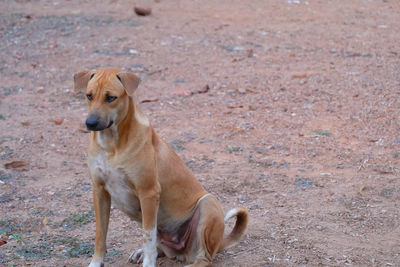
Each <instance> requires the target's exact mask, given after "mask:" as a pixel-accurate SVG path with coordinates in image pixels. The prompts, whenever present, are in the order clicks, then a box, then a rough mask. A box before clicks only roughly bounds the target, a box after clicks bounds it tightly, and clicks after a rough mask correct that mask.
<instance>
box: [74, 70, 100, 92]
mask: <svg viewBox="0 0 400 267" xmlns="http://www.w3.org/2000/svg"><path fill="white" fill-rule="evenodd" d="M94 74H95V71H94V70H84V71H81V72H78V73H76V74H75V75H74V92H75V93H78V92H80V91H81V90H82V89H86V87H87V85H88V83H89V81H90V79H92V78H93V76H94Z"/></svg>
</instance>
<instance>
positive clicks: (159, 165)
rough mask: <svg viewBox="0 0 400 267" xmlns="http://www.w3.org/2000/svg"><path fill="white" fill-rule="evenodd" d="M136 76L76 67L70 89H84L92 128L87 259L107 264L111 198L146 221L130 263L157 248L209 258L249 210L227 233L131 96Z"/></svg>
mask: <svg viewBox="0 0 400 267" xmlns="http://www.w3.org/2000/svg"><path fill="white" fill-rule="evenodd" d="M139 83H140V78H139V77H138V76H136V75H135V74H133V73H130V72H124V71H121V70H118V69H101V70H86V71H82V72H79V73H76V74H75V75H74V87H75V91H80V90H85V91H86V99H87V103H88V106H89V115H88V116H87V118H86V126H87V128H88V130H89V131H90V144H89V153H88V166H89V170H90V176H91V180H92V183H93V202H94V203H93V204H94V210H95V214H96V241H95V249H94V255H93V258H92V260H91V262H90V264H89V267H100V266H104V263H103V259H104V255H105V252H106V236H107V229H108V222H109V217H110V207H111V202H113V205H114V206H115V207H117V208H119V209H120V210H122V211H123V212H124V213H126V214H127V215H128V216H129V217H130V218H131V219H133V220H135V221H137V222H138V223H139V224H141V226H142V228H143V229H144V234H143V247H142V248H141V249H138V250H137V251H135V252H133V253H132V254H131V255H130V257H129V262H131V263H138V264H140V263H143V266H146V267H148V266H155V265H156V258H157V256H163V255H165V256H167V257H169V258H175V259H177V260H180V261H184V262H186V263H188V264H190V265H187V266H196V267H200V266H211V261H212V259H213V258H214V257H215V255H216V253H217V252H220V251H222V250H223V249H225V248H228V247H230V246H233V245H235V244H236V243H238V242H239V241H240V239H241V237H242V236H243V234H244V232H245V231H246V228H247V224H248V213H247V211H246V210H245V209H243V208H234V209H232V210H230V211H229V212H228V213H227V214H226V216H225V221H226V220H228V219H230V218H233V217H236V222H235V225H234V227H233V229H232V231H231V232H230V234H228V235H226V236H225V237H224V227H225V222H224V213H223V210H222V207H221V204H220V202H219V201H218V199H217V198H216V197H215V196H214V195H212V194H210V193H208V192H207V191H206V190H205V189H204V188H203V186H202V185H201V184H200V182H199V181H198V180H197V179H196V178H195V177H194V175H193V174H192V173H191V171H190V170H189V169H188V168H187V167H186V166H185V164H184V163H183V161H182V160H181V159H180V158H179V157H178V155H177V154H176V153H175V152H174V150H173V149H172V148H171V147H170V146H169V145H168V144H167V143H166V142H165V141H163V140H162V139H161V138H160V137H159V136H158V135H157V134H156V133H155V131H154V129H153V128H152V126H151V124H150V122H149V119H148V118H147V117H146V116H145V115H144V113H143V112H142V111H141V110H140V108H139V106H138V105H137V104H136V101H135V94H134V93H135V91H136V89H137V88H138V85H139Z"/></svg>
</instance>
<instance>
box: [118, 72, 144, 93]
mask: <svg viewBox="0 0 400 267" xmlns="http://www.w3.org/2000/svg"><path fill="white" fill-rule="evenodd" d="M117 78H118V79H119V81H120V82H121V83H122V85H123V86H124V88H125V91H126V93H127V95H128V96H132V95H133V93H134V92H135V91H136V89H137V88H138V86H139V83H140V78H139V77H138V76H136V75H135V74H133V73H132V72H125V71H123V72H120V73H118V74H117Z"/></svg>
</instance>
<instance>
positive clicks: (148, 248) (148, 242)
mask: <svg viewBox="0 0 400 267" xmlns="http://www.w3.org/2000/svg"><path fill="white" fill-rule="evenodd" d="M139 200H140V206H141V209H142V225H143V229H144V231H145V233H144V244H143V254H144V259H143V266H144V267H153V266H156V259H157V212H158V204H159V200H160V190H159V185H158V184H157V186H155V187H153V188H152V189H150V190H146V191H142V192H139Z"/></svg>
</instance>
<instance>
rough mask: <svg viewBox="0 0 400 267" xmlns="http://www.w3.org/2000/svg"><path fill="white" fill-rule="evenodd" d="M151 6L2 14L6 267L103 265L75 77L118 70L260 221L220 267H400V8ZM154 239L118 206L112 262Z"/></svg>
mask: <svg viewBox="0 0 400 267" xmlns="http://www.w3.org/2000/svg"><path fill="white" fill-rule="evenodd" d="M151 5H152V14H151V15H150V16H147V17H139V16H136V15H135V14H134V12H133V6H134V2H132V1H122V0H120V1H116V0H114V1H84V0H81V1H78V0H71V1H44V0H43V1H41V0H31V1H27V0H19V1H0V43H1V45H0V62H1V64H0V73H1V75H0V101H1V102H0V214H1V215H0V244H1V240H3V241H6V242H7V244H5V245H2V246H1V247H0V265H1V266H25V265H30V266H85V265H87V264H88V263H89V262H90V256H91V253H92V251H93V243H94V228H95V226H94V218H93V210H92V204H91V203H92V194H91V191H92V189H91V184H90V180H89V176H88V169H87V165H86V157H87V152H86V151H87V146H88V133H86V132H85V130H84V128H83V127H82V122H83V121H84V120H85V116H86V114H87V108H86V104H85V101H84V95H83V94H82V93H79V94H77V95H75V94H73V93H72V91H73V90H72V86H73V79H72V77H73V74H74V73H75V72H78V71H81V70H85V69H95V68H102V67H109V66H112V67H120V68H123V69H125V70H129V71H133V72H135V73H137V74H138V75H140V76H141V77H142V80H143V82H142V84H141V86H140V89H139V92H138V99H139V101H143V100H152V101H153V102H147V103H141V104H140V105H141V107H142V109H143V110H144V112H145V113H146V114H147V115H148V116H149V118H150V119H151V121H152V124H153V126H154V127H155V129H156V131H157V132H158V133H159V135H160V136H162V137H163V138H164V139H165V140H167V141H168V142H169V143H170V144H171V145H172V146H173V148H174V149H175V150H176V151H177V152H178V154H179V155H180V157H181V158H182V159H183V160H184V161H185V163H186V164H187V165H188V166H189V167H190V168H191V169H192V170H193V172H194V173H195V174H196V176H197V177H198V179H199V180H200V181H201V182H202V183H203V184H204V186H205V187H206V188H207V189H208V190H209V191H210V192H212V193H214V194H215V195H217V196H218V197H219V198H220V199H221V201H222V202H223V207H224V210H225V211H227V210H229V209H230V208H232V207H235V206H243V207H245V208H247V209H248V211H249V213H250V216H251V221H250V224H249V229H248V231H247V234H246V237H245V238H244V239H243V241H242V242H241V243H240V244H239V245H237V246H235V247H233V248H231V249H228V250H227V251H225V252H223V253H220V254H218V255H217V257H216V259H215V261H214V266H346V265H353V266H400V254H399V253H400V240H399V239H400V228H399V222H400V209H399V204H400V202H399V200H400V180H399V159H400V131H399V129H400V128H399V108H400V63H399V62H400V50H399V43H400V35H399V28H398V27H399V18H400V17H399V14H400V5H399V3H398V1H395V0H385V1H380V0H370V1H366V0H354V1H340V0H336V1H322V0H315V1H314V0H309V1H303V0H299V1H294V0H293V1H287V0H270V1H262V0H252V1H240V0H229V1H228V0H219V1H211V0H193V1H188V0H187V1H183V0H181V1H180V0H161V1H160V2H159V3H151ZM207 85H208V86H209V87H210V90H209V91H208V92H207V93H202V94H200V93H198V91H199V90H201V89H203V88H204V87H205V86H207ZM230 226H231V225H230ZM140 236H141V230H140V229H139V228H138V226H137V225H136V224H135V223H133V222H130V221H129V219H128V218H127V217H126V216H125V215H124V214H122V213H121V212H120V211H118V210H116V209H113V210H112V219H111V223H110V230H109V235H108V255H107V262H108V264H107V265H109V264H110V263H112V264H113V266H129V264H127V263H126V260H127V258H128V255H129V253H130V252H131V251H132V250H134V249H137V248H139V247H140V246H141V243H140ZM158 265H159V266H182V265H181V264H179V263H176V262H175V261H172V260H168V259H165V258H160V259H159V260H158Z"/></svg>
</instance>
